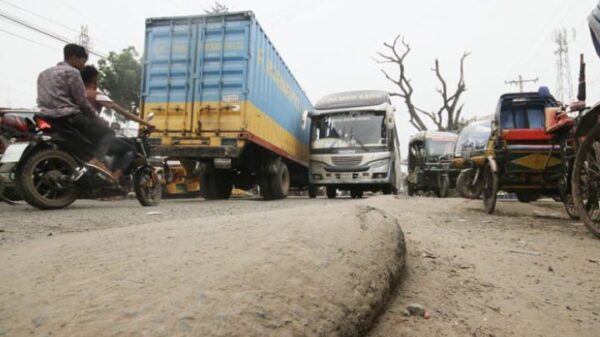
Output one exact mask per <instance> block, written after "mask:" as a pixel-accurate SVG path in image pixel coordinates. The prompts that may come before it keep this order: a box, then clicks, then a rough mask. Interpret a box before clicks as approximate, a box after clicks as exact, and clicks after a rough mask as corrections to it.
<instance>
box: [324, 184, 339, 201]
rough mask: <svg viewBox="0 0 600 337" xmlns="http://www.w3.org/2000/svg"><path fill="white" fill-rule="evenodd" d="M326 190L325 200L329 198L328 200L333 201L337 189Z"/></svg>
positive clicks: (327, 188) (329, 188)
mask: <svg viewBox="0 0 600 337" xmlns="http://www.w3.org/2000/svg"><path fill="white" fill-rule="evenodd" d="M326 190H327V198H329V199H335V197H336V192H337V189H336V188H335V187H333V186H327V187H326Z"/></svg>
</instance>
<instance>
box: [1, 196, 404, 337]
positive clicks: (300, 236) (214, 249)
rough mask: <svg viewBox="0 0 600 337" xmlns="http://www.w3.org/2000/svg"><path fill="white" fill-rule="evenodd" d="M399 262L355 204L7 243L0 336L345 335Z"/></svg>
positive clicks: (396, 248) (363, 318) (367, 209)
mask: <svg viewBox="0 0 600 337" xmlns="http://www.w3.org/2000/svg"><path fill="white" fill-rule="evenodd" d="M229 202H230V203H235V202H236V201H229ZM199 203H201V201H199ZM405 256H406V248H405V245H404V237H403V234H402V231H401V230H400V227H399V226H398V224H397V222H396V221H395V219H394V218H393V217H391V216H388V215H387V214H386V212H385V211H382V210H379V209H377V208H374V207H371V206H366V205H362V204H360V203H347V204H345V205H344V204H342V203H339V204H338V205H337V207H336V208H335V210H334V211H333V210H332V211H330V212H323V208H321V207H319V206H310V207H294V208H289V209H283V210H276V211H269V212H260V213H246V214H239V215H230V216H221V217H214V218H211V219H207V218H195V219H182V220H175V221H166V222H157V223H151V224H146V225H134V226H128V227H119V228H109V229H101V230H94V231H89V232H84V233H70V234H60V235H55V236H52V237H43V238H38V239H34V240H28V241H25V242H19V241H14V242H13V243H8V244H5V245H3V246H1V247H0V279H1V280H2V282H1V283H0V336H29V335H31V336H51V335H53V336H70V337H74V336H340V337H344V336H353V337H354V336H356V337H357V336H361V335H363V334H364V333H365V332H366V331H367V330H368V329H369V328H370V327H371V326H372V322H373V320H374V319H375V318H376V315H377V314H378V313H380V312H381V311H382V310H383V309H384V308H385V303H386V300H387V299H388V298H389V297H390V294H391V291H392V285H394V284H395V283H396V280H397V279H398V278H399V275H400V270H401V268H402V266H403V264H404V261H405Z"/></svg>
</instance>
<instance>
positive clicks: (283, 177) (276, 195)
mask: <svg viewBox="0 0 600 337" xmlns="http://www.w3.org/2000/svg"><path fill="white" fill-rule="evenodd" d="M269 186H270V187H271V200H280V199H285V198H287V196H288V194H289V193H290V171H289V170H288V167H287V165H286V164H285V163H283V162H281V161H280V162H279V163H278V164H277V173H276V174H274V175H270V176H269Z"/></svg>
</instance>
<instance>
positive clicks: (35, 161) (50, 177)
mask: <svg viewBox="0 0 600 337" xmlns="http://www.w3.org/2000/svg"><path fill="white" fill-rule="evenodd" d="M76 169H77V163H76V162H75V159H73V157H71V156H70V155H69V154H68V153H66V152H63V151H59V150H53V149H45V150H41V151H38V152H36V153H34V154H32V155H31V156H29V157H27V158H25V162H24V163H23V164H22V166H21V168H20V169H19V170H18V172H17V179H16V184H17V188H18V190H19V193H20V195H21V197H22V198H23V199H24V200H25V201H26V202H27V203H28V204H30V205H31V206H33V207H36V208H39V209H60V208H65V207H67V206H69V205H71V204H72V203H73V202H74V201H75V200H77V197H78V194H79V191H78V190H77V187H76V186H75V185H72V184H70V183H65V182H61V181H58V180H61V179H62V178H63V177H71V176H72V175H73V174H74V173H75V171H76Z"/></svg>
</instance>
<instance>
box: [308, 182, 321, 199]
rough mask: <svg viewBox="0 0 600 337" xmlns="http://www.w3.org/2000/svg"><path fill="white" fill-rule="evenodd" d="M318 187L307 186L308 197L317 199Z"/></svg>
mask: <svg viewBox="0 0 600 337" xmlns="http://www.w3.org/2000/svg"><path fill="white" fill-rule="evenodd" d="M318 189H319V188H318V187H317V186H315V185H308V197H309V198H311V199H315V198H316V197H317V191H318Z"/></svg>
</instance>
